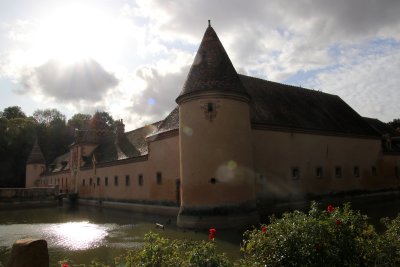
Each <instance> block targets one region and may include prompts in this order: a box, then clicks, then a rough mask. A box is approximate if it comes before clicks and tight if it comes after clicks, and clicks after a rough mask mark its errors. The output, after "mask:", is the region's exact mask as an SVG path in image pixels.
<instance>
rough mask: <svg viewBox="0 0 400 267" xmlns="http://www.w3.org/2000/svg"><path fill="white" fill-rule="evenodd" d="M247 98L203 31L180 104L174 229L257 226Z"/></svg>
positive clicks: (225, 58) (214, 37) (210, 31)
mask: <svg viewBox="0 0 400 267" xmlns="http://www.w3.org/2000/svg"><path fill="white" fill-rule="evenodd" d="M249 101H250V97H249V95H248V94H247V92H246V89H245V88H244V86H243V84H242V83H241V81H240V79H239V76H238V74H237V73H236V71H235V68H234V67H233V65H232V62H231V61H230V59H229V57H228V55H227V53H226V51H225V49H224V47H223V46H222V44H221V42H220V40H219V38H218V36H217V34H216V33H215V31H214V29H213V28H212V27H211V25H209V26H208V28H207V30H206V32H205V34H204V37H203V39H202V42H201V44H200V47H199V50H198V51H197V54H196V57H195V59H194V62H193V64H192V67H191V69H190V71H189V74H188V77H187V80H186V82H185V84H184V86H183V90H182V92H181V94H180V95H179V96H178V98H177V99H176V102H177V103H178V105H179V145H180V171H181V207H180V211H179V215H178V226H180V227H185V228H207V227H219V228H232V227H244V226H247V225H250V224H254V223H257V222H258V220H259V217H258V213H257V210H256V194H255V179H254V173H253V157H252V142H251V125H250V110H249Z"/></svg>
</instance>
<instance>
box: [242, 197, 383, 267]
mask: <svg viewBox="0 0 400 267" xmlns="http://www.w3.org/2000/svg"><path fill="white" fill-rule="evenodd" d="M270 221H271V223H270V224H269V225H264V227H266V232H265V233H263V232H262V231H261V230H259V229H253V230H251V231H247V232H246V233H245V240H244V243H243V246H242V248H241V250H242V252H243V259H242V260H241V264H242V265H243V266H373V265H374V263H375V262H376V255H377V251H376V249H375V244H376V242H377V240H378V236H377V234H376V232H375V230H374V228H373V227H372V226H371V225H370V224H368V221H367V217H366V216H365V215H361V214H360V213H359V212H355V211H353V210H351V209H350V205H348V204H347V205H345V206H344V207H343V208H335V209H334V210H332V211H331V212H328V211H325V210H320V209H318V207H317V204H315V203H313V204H312V206H311V209H310V211H309V213H308V214H305V213H303V212H300V211H294V212H291V213H285V214H284V215H283V217H282V218H281V219H277V218H275V217H271V218H270Z"/></svg>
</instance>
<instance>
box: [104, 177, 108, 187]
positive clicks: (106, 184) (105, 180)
mask: <svg viewBox="0 0 400 267" xmlns="http://www.w3.org/2000/svg"><path fill="white" fill-rule="evenodd" d="M104 185H105V186H108V177H107V176H106V178H104Z"/></svg>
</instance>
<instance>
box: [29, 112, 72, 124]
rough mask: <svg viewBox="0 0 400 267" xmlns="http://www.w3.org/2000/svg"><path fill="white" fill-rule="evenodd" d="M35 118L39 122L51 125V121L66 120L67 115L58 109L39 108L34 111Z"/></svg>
mask: <svg viewBox="0 0 400 267" xmlns="http://www.w3.org/2000/svg"><path fill="white" fill-rule="evenodd" d="M33 118H34V119H35V120H36V121H37V122H38V123H39V124H44V125H49V124H51V123H58V122H64V123H65V115H64V114H62V113H61V112H60V111H58V110H57V109H55V108H53V109H38V110H35V112H33Z"/></svg>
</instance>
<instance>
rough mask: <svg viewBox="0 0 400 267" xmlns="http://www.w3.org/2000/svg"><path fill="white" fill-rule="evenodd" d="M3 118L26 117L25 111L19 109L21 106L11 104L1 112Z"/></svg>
mask: <svg viewBox="0 0 400 267" xmlns="http://www.w3.org/2000/svg"><path fill="white" fill-rule="evenodd" d="M0 117H3V118H6V119H8V120H11V119H17V118H26V115H25V113H24V112H23V111H22V110H21V107H19V106H11V107H8V108H5V109H4V110H3V112H1V116H0Z"/></svg>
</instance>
